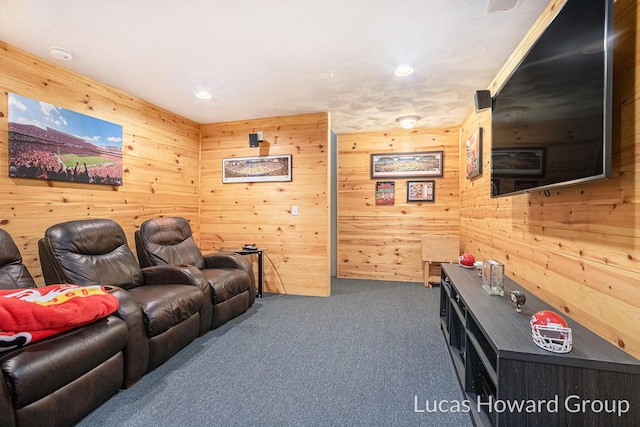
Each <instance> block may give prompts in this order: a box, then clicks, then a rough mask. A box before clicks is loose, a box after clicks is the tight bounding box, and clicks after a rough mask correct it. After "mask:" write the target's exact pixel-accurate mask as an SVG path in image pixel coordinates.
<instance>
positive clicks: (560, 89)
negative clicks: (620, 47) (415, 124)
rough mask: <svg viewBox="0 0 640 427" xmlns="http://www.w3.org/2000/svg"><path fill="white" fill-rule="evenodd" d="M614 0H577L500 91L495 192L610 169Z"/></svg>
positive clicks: (595, 175) (596, 175) (495, 112)
mask: <svg viewBox="0 0 640 427" xmlns="http://www.w3.org/2000/svg"><path fill="white" fill-rule="evenodd" d="M612 12H613V1H612V0H588V1H587V0H569V1H568V2H567V3H566V4H565V6H564V7H563V8H562V9H561V10H560V11H559V12H558V14H557V16H556V17H555V18H554V19H553V21H552V22H551V23H550V24H549V26H548V27H547V28H546V29H545V31H544V32H543V33H542V35H541V36H540V37H539V39H538V40H537V41H536V43H535V44H534V45H533V46H532V48H531V49H530V50H529V52H528V53H527V54H526V55H525V57H524V58H523V60H522V61H521V63H520V64H519V65H518V66H517V67H516V69H515V70H514V71H513V73H512V74H511V76H510V77H509V79H508V80H507V81H506V82H505V83H504V85H503V86H502V88H501V89H500V90H499V91H498V92H497V93H496V94H495V95H494V97H493V99H492V116H491V121H492V138H491V140H492V141H491V195H492V197H499V196H506V195H513V194H519V193H524V192H530V191H539V190H546V189H549V188H553V187H556V186H560V185H570V184H576V183H580V182H585V181H590V180H595V179H602V178H607V177H609V175H610V173H611V124H610V122H611V118H610V114H611V86H612V77H611V67H612V59H611V57H612V48H611V43H610V39H611V38H612V31H613V29H612V23H613V19H612Z"/></svg>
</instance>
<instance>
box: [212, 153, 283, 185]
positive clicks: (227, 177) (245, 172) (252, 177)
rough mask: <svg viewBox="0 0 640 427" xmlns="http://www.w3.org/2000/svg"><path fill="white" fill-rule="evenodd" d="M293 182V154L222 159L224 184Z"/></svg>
mask: <svg viewBox="0 0 640 427" xmlns="http://www.w3.org/2000/svg"><path fill="white" fill-rule="evenodd" d="M275 181H291V154H284V155H280V156H258V157H232V158H228V159H222V182H223V183H225V184H228V183H231V182H275Z"/></svg>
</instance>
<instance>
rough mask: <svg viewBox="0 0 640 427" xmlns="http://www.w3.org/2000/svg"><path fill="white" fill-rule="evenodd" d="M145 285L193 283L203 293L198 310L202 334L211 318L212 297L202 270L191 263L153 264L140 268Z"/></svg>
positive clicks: (206, 329) (208, 325)
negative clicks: (202, 300)
mask: <svg viewBox="0 0 640 427" xmlns="http://www.w3.org/2000/svg"><path fill="white" fill-rule="evenodd" d="M142 275H143V276H144V281H145V284H147V285H193V286H197V287H198V288H200V290H201V291H202V293H203V294H204V301H205V302H204V305H203V306H202V309H201V310H200V331H199V335H204V334H205V333H206V332H207V331H208V330H209V328H210V327H211V322H212V320H213V299H212V297H211V286H210V285H209V281H208V280H207V279H206V278H205V277H204V274H202V271H200V270H198V269H197V268H196V267H194V266H192V265H154V266H151V267H145V268H143V269H142Z"/></svg>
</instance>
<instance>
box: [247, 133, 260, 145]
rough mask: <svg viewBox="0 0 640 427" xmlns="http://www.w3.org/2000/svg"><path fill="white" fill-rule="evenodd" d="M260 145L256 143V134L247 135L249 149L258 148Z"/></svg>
mask: <svg viewBox="0 0 640 427" xmlns="http://www.w3.org/2000/svg"><path fill="white" fill-rule="evenodd" d="M259 146H260V143H259V142H258V134H257V133H250V134H249V147H259Z"/></svg>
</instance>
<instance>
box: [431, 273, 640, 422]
mask: <svg viewBox="0 0 640 427" xmlns="http://www.w3.org/2000/svg"><path fill="white" fill-rule="evenodd" d="M481 285H482V279H481V278H480V276H478V270H476V269H465V268H462V267H460V266H458V265H457V264H442V273H441V290H440V323H441V328H442V332H443V334H444V337H445V339H446V341H447V345H448V346H449V351H450V354H451V359H452V360H453V365H454V367H455V370H456V372H457V374H458V378H459V380H460V385H461V387H462V390H463V393H464V396H465V397H464V398H465V399H466V400H465V402H466V406H462V407H463V409H464V408H466V407H469V410H468V411H466V412H470V413H471V415H472V417H473V420H474V422H475V424H476V425H477V426H499V427H504V426H518V427H522V426H639V425H640V361H639V360H637V359H635V358H634V357H632V356H630V355H629V354H627V353H625V352H624V351H622V350H620V349H619V348H617V347H615V346H614V345H613V344H611V343H609V342H608V341H606V340H604V339H602V338H601V337H599V336H597V335H596V334H595V333H593V332H591V331H590V330H588V329H587V328H585V327H583V326H581V325H580V324H578V323H577V322H574V321H572V320H571V319H570V318H568V316H564V315H563V313H559V312H558V310H555V309H553V308H552V307H551V306H549V305H548V304H547V303H545V302H544V301H542V300H541V299H539V298H537V297H536V296H535V295H533V294H531V293H530V292H529V291H527V290H525V289H523V288H522V287H521V286H520V285H518V284H517V283H515V282H514V281H513V280H510V279H509V278H506V277H505V294H504V296H503V297H499V296H489V295H487V293H486V292H485V291H484V290H483V289H482V287H481ZM514 290H519V291H522V292H524V293H525V294H526V296H527V301H526V303H525V304H524V306H522V312H521V313H518V312H516V310H515V308H516V307H515V304H514V303H512V302H511V300H510V294H511V291H514ZM539 310H553V311H555V312H557V313H559V314H560V315H563V317H564V318H565V319H566V320H567V323H568V324H569V327H571V330H572V333H573V349H572V350H571V352H569V353H564V354H558V353H552V352H549V351H546V350H544V349H542V348H539V347H538V346H536V345H535V344H534V342H533V340H532V338H531V326H530V324H529V320H530V318H531V316H532V315H533V314H534V313H535V312H537V311H539Z"/></svg>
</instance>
